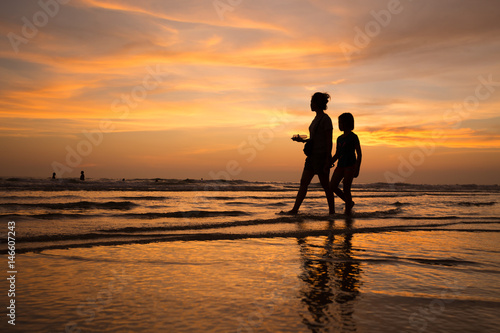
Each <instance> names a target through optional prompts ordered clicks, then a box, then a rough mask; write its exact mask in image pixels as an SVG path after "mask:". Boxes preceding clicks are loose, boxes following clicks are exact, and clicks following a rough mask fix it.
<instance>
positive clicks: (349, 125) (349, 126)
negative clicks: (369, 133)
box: [339, 112, 354, 131]
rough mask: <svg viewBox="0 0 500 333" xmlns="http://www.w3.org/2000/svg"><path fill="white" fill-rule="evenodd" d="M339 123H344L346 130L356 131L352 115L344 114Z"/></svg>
mask: <svg viewBox="0 0 500 333" xmlns="http://www.w3.org/2000/svg"><path fill="white" fill-rule="evenodd" d="M339 122H342V124H344V129H346V130H351V131H352V130H354V117H353V115H352V114H351V113H349V112H347V113H342V114H341V115H340V116H339Z"/></svg>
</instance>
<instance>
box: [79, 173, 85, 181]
mask: <svg viewBox="0 0 500 333" xmlns="http://www.w3.org/2000/svg"><path fill="white" fill-rule="evenodd" d="M80 180H85V174H84V173H83V171H82V172H80Z"/></svg>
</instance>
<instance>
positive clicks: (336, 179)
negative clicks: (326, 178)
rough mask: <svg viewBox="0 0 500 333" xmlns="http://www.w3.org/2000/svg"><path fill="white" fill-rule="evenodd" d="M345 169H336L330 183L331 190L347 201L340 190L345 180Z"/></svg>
mask: <svg viewBox="0 0 500 333" xmlns="http://www.w3.org/2000/svg"><path fill="white" fill-rule="evenodd" d="M343 169H344V168H339V167H336V168H335V170H334V171H333V175H332V180H331V181H330V188H331V189H332V191H333V192H334V193H335V194H336V195H338V196H339V198H340V199H342V200H344V201H345V196H344V193H343V192H342V190H341V189H340V188H339V184H340V181H341V180H342V178H344V171H343Z"/></svg>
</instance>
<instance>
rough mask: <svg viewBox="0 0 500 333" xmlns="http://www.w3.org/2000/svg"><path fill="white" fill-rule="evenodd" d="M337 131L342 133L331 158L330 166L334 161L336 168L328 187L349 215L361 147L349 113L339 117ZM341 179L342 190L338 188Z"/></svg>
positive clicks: (352, 202)
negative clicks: (343, 204) (352, 187)
mask: <svg viewBox="0 0 500 333" xmlns="http://www.w3.org/2000/svg"><path fill="white" fill-rule="evenodd" d="M339 129H340V130H341V131H342V132H344V134H342V135H341V136H339V137H338V138H337V150H336V152H335V155H333V157H332V166H333V165H334V164H335V162H336V161H338V163H337V167H336V168H335V170H334V171H333V175H332V180H331V181H330V187H331V189H332V191H333V192H335V194H337V195H338V196H339V198H340V199H342V200H344V202H345V214H350V213H351V209H352V207H353V206H354V201H352V196H351V185H352V181H353V179H354V178H356V177H358V176H359V168H360V166H361V145H360V143H359V138H358V136H357V135H356V134H354V132H352V131H353V130H354V117H353V115H352V114H350V113H343V114H341V115H340V116H339ZM342 179H343V184H344V186H343V189H344V191H342V190H341V189H340V188H339V184H340V181H341V180H342Z"/></svg>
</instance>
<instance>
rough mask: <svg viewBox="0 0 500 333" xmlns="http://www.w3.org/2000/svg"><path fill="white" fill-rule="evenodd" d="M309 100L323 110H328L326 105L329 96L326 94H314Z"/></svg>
mask: <svg viewBox="0 0 500 333" xmlns="http://www.w3.org/2000/svg"><path fill="white" fill-rule="evenodd" d="M311 99H312V100H314V101H315V102H316V104H317V105H318V106H319V107H321V108H322V109H323V110H326V109H328V106H326V104H327V103H328V101H329V100H330V95H328V93H322V92H317V93H314V95H312V98H311Z"/></svg>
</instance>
